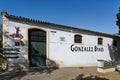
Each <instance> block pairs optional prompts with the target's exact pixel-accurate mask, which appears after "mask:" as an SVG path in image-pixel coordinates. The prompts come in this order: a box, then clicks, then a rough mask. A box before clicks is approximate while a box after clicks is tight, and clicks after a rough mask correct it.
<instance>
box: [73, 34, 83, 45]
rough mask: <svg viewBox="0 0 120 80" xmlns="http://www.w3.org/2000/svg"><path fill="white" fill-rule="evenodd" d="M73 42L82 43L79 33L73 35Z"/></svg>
mask: <svg viewBox="0 0 120 80" xmlns="http://www.w3.org/2000/svg"><path fill="white" fill-rule="evenodd" d="M74 43H82V36H81V35H75V36H74Z"/></svg>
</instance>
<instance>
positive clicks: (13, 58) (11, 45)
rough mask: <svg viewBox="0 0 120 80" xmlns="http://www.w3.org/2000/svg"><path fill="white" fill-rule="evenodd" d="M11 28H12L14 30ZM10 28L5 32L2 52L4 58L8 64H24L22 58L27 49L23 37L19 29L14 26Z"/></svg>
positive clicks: (23, 58) (24, 60)
mask: <svg viewBox="0 0 120 80" xmlns="http://www.w3.org/2000/svg"><path fill="white" fill-rule="evenodd" d="M12 28H14V30H13V29H12ZM12 28H11V30H8V32H5V36H6V42H5V47H4V50H3V54H4V58H5V59H6V61H7V62H10V63H18V62H26V59H25V57H24V56H25V54H26V51H27V47H26V44H25V43H26V41H25V39H24V35H23V34H22V33H21V28H20V27H16V26H15V27H12Z"/></svg>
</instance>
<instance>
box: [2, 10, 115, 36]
mask: <svg viewBox="0 0 120 80" xmlns="http://www.w3.org/2000/svg"><path fill="white" fill-rule="evenodd" d="M1 15H2V16H6V17H7V18H10V19H13V20H16V21H24V22H29V23H35V24H46V25H51V26H54V27H55V28H61V29H68V30H77V31H85V32H90V33H95V34H98V35H100V36H107V37H114V36H113V35H111V34H106V33H101V32H96V31H91V30H86V29H81V28H75V27H71V26H65V25H60V24H55V23H50V22H44V21H40V20H34V19H29V18H25V17H21V16H15V15H10V14H8V13H7V12H1Z"/></svg>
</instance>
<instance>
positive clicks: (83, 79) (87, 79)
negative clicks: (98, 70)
mask: <svg viewBox="0 0 120 80" xmlns="http://www.w3.org/2000/svg"><path fill="white" fill-rule="evenodd" d="M72 80H109V79H107V78H101V77H97V76H93V75H90V76H88V77H84V74H80V75H78V76H77V77H76V78H75V79H72Z"/></svg>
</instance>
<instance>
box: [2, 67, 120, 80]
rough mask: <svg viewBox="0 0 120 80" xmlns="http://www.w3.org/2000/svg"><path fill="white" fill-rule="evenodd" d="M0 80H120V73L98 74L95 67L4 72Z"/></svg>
mask: <svg viewBox="0 0 120 80" xmlns="http://www.w3.org/2000/svg"><path fill="white" fill-rule="evenodd" d="M0 80H120V72H111V73H104V74H103V73H98V72H97V70H96V68H95V67H91V68H90V67H89V68H83V67H80V68H60V69H44V70H43V69H37V70H32V71H21V72H17V71H16V72H4V73H1V74H0Z"/></svg>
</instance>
